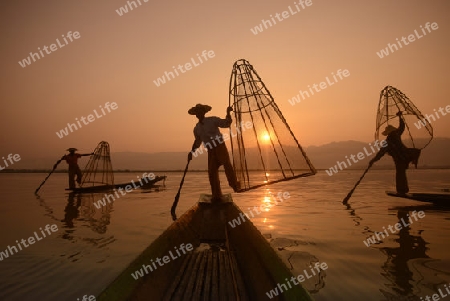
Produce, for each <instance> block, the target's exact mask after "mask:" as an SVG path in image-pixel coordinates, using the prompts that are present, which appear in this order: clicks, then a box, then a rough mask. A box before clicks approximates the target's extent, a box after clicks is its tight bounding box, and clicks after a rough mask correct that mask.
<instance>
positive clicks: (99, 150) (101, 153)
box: [80, 141, 114, 188]
mask: <svg viewBox="0 0 450 301" xmlns="http://www.w3.org/2000/svg"><path fill="white" fill-rule="evenodd" d="M102 185H108V186H112V185H114V174H113V169H112V164H111V155H110V151H109V144H108V142H105V141H102V142H100V143H99V144H98V145H97V147H96V148H95V150H94V155H92V156H91V158H90V159H89V162H88V163H87V164H86V167H85V169H84V171H83V177H82V179H81V185H80V186H81V187H83V188H85V187H93V186H102Z"/></svg>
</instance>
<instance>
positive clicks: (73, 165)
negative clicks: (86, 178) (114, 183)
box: [61, 147, 94, 189]
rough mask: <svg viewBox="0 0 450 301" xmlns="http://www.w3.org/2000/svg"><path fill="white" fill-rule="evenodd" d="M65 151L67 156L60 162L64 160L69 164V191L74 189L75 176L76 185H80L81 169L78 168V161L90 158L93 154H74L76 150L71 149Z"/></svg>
mask: <svg viewBox="0 0 450 301" xmlns="http://www.w3.org/2000/svg"><path fill="white" fill-rule="evenodd" d="M67 151H68V152H69V154H67V155H64V156H62V158H61V160H66V162H67V164H69V189H75V188H76V186H75V175H76V176H77V183H78V185H80V184H81V176H82V174H81V169H80V167H79V166H78V159H79V158H81V157H83V156H90V155H93V154H94V153H90V154H82V155H81V154H78V153H75V152H76V151H77V149H76V148H74V147H71V148H68V149H67Z"/></svg>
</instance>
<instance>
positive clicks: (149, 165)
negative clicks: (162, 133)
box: [0, 138, 450, 172]
mask: <svg viewBox="0 0 450 301" xmlns="http://www.w3.org/2000/svg"><path fill="white" fill-rule="evenodd" d="M364 148H366V150H364ZM449 149H450V138H435V139H434V140H433V141H432V142H431V144H430V145H429V146H428V147H427V148H425V149H424V151H423V152H422V155H421V157H420V159H419V166H418V167H419V168H450V154H449ZM304 150H305V152H306V154H307V155H308V157H309V159H310V160H311V162H312V164H313V165H314V167H315V168H316V169H329V168H330V167H333V166H335V165H336V164H337V161H341V162H342V161H346V156H347V158H350V156H351V155H355V156H357V154H358V153H359V152H363V153H365V158H364V159H362V160H359V162H358V163H353V162H352V165H351V166H349V169H365V168H366V167H367V164H368V163H369V160H370V158H371V157H373V151H372V150H371V148H370V146H369V143H366V142H360V141H341V142H332V143H328V144H325V145H321V146H309V147H306V148H304ZM366 154H370V156H367V155H366ZM111 160H112V165H113V168H114V170H141V171H148V172H151V171H164V170H184V167H185V166H186V162H187V152H161V153H138V152H117V153H112V154H111ZM207 160H208V155H207V154H206V153H204V154H202V155H199V156H198V157H197V158H194V159H193V161H192V162H191V163H190V165H189V170H206V169H207ZM80 162H81V164H80V167H82V168H83V167H84V165H85V164H86V163H87V157H86V158H83V159H81V161H80ZM53 164H55V158H36V159H34V160H21V161H19V162H17V163H15V164H14V165H13V166H11V167H14V169H27V170H31V169H37V170H49V169H51V168H52V166H53ZM393 166H394V165H393V162H392V159H391V158H390V157H389V156H385V157H384V158H383V159H381V160H380V161H379V162H377V164H376V165H374V168H392V167H393ZM66 168H67V165H66V164H65V163H64V162H62V164H60V166H59V167H58V169H59V170H63V169H66ZM7 171H8V170H3V171H0V172H7Z"/></svg>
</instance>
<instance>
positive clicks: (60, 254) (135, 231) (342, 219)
mask: <svg viewBox="0 0 450 301" xmlns="http://www.w3.org/2000/svg"><path fill="white" fill-rule="evenodd" d="M149 172H150V171H149ZM157 174H158V175H162V174H163V173H157ZM165 174H166V175H167V177H168V178H167V180H166V183H165V189H161V190H160V191H152V192H148V191H142V190H135V191H132V192H130V193H128V194H126V195H125V196H122V197H121V198H120V199H117V200H116V201H115V202H114V203H112V204H110V205H108V206H105V207H103V208H101V209H96V207H94V205H93V202H94V201H97V200H99V199H100V198H101V197H102V196H103V195H102V194H83V195H75V196H73V195H71V194H68V193H67V192H65V191H64V188H65V187H66V185H67V184H66V183H67V175H65V174H53V175H52V176H51V177H50V178H49V180H48V181H47V183H46V184H45V185H44V186H43V187H42V189H41V191H40V193H39V194H40V196H39V197H36V196H35V195H34V190H35V189H36V188H37V187H38V186H39V184H40V183H41V181H42V180H43V179H44V178H45V176H46V174H5V173H0V188H1V191H2V193H3V196H2V200H1V201H0V217H1V218H0V226H1V229H2V231H1V233H2V234H1V237H0V251H3V252H5V251H6V249H7V248H8V246H16V245H17V244H16V242H15V241H16V240H21V239H28V237H30V236H34V232H35V231H36V232H37V233H38V234H39V236H42V234H40V233H41V232H40V229H39V228H44V226H45V225H47V224H49V225H52V224H56V225H57V227H58V231H56V232H54V233H51V235H47V236H46V237H45V238H42V239H41V240H40V241H36V242H35V243H34V244H32V245H30V246H28V247H27V248H23V250H21V251H20V250H19V251H18V252H17V253H16V254H13V255H10V256H9V257H8V258H3V260H2V261H0V300H6V301H9V300H18V301H19V300H20V301H24V300H25V301H26V300H46V301H51V300H59V301H60V300H74V301H76V300H77V298H79V299H80V300H81V298H82V296H84V295H88V296H89V295H94V296H97V295H98V294H99V293H100V292H101V291H102V290H103V289H104V288H105V287H106V286H107V285H108V284H109V283H110V282H111V281H112V280H113V279H114V278H115V277H116V276H117V275H118V274H119V273H120V272H121V271H122V270H123V269H124V268H125V267H126V266H127V265H128V264H129V263H130V262H131V261H132V260H133V259H134V258H135V257H136V256H138V254H139V253H140V252H142V251H143V250H144V249H145V248H146V247H147V246H148V245H149V244H150V243H151V242H152V241H153V240H154V239H155V238H156V237H157V236H158V235H159V234H161V233H162V232H163V230H165V229H166V228H167V227H168V226H169V225H170V224H171V223H172V219H171V216H170V207H171V205H172V202H173V200H174V197H175V195H176V192H177V190H178V186H179V183H180V180H181V176H182V173H180V172H167V173H165ZM361 174H362V171H341V172H340V173H338V174H336V175H333V176H331V177H330V176H328V175H327V174H326V173H325V172H319V173H318V174H317V175H315V176H312V177H308V178H303V179H296V180H293V181H288V182H284V183H279V184H275V185H271V186H267V187H266V188H260V189H257V190H254V191H249V192H245V193H241V194H233V199H234V201H235V202H236V203H237V205H238V206H239V207H240V208H241V209H242V210H243V211H244V212H248V209H247V208H253V206H259V205H261V204H262V203H264V202H271V203H272V204H275V206H273V207H271V208H270V210H269V211H267V212H263V213H261V214H259V215H256V216H255V217H254V218H252V222H253V223H254V224H255V225H256V226H257V228H258V229H259V230H260V231H261V232H262V233H263V234H264V235H265V236H266V237H267V238H268V239H270V240H271V243H272V245H273V247H274V248H275V249H277V250H278V251H279V254H280V256H281V257H282V258H283V259H284V260H285V261H286V263H287V264H288V266H291V267H292V268H293V274H294V275H298V274H300V273H302V271H303V269H305V268H307V267H308V266H309V265H310V264H311V263H313V262H317V261H319V262H325V263H326V264H327V265H328V269H327V270H326V271H324V272H323V273H321V274H320V275H317V276H315V277H313V278H311V279H309V280H308V281H306V282H304V286H305V287H306V288H307V289H308V290H309V291H310V292H311V293H312V295H313V297H314V298H315V299H316V300H377V301H380V300H420V297H423V298H424V297H425V296H427V295H429V296H431V295H432V294H434V293H436V292H437V290H438V289H439V288H444V284H447V285H448V284H449V283H450V252H449V249H450V242H449V236H450V209H449V208H447V209H443V208H437V207H434V206H432V205H429V204H427V203H421V202H417V201H412V200H406V199H400V198H392V197H388V196H386V195H385V193H384V191H385V190H393V189H394V171H370V172H369V173H368V174H367V175H366V177H365V179H364V180H363V181H362V183H361V185H360V186H359V187H358V188H357V190H356V191H355V193H354V195H353V197H352V198H351V199H350V201H349V206H344V205H342V200H343V198H344V197H345V196H346V195H347V193H348V192H349V190H350V189H351V188H352V187H353V185H354V184H355V183H356V181H357V180H358V179H359V177H360V176H361ZM141 175H142V173H139V172H136V173H118V174H115V182H116V183H120V182H129V181H131V180H135V179H136V178H137V176H141ZM221 176H223V175H221ZM408 177H409V180H410V188H411V191H417V192H418V191H441V190H442V189H448V188H450V170H420V169H419V170H414V169H411V170H409V171H408ZM222 179H223V180H222V184H223V185H222V186H223V187H225V183H226V181H225V179H224V177H222ZM223 191H224V192H229V191H230V190H229V189H225V188H224V189H223ZM278 192H289V194H290V198H288V199H286V200H284V201H283V202H275V201H274V198H271V197H270V194H272V195H277V194H278ZM200 193H209V185H208V178H207V174H206V172H190V173H188V174H187V176H186V180H185V183H184V186H183V190H182V194H181V198H180V201H179V204H178V208H177V213H178V216H180V215H181V214H182V213H183V212H185V211H186V210H187V209H189V207H191V206H192V205H194V204H195V203H196V202H197V200H198V197H199V194H200ZM414 210H416V211H420V210H423V211H424V213H425V217H423V218H422V219H418V220H417V221H414V222H413V223H412V224H411V225H410V226H409V227H403V228H402V229H401V230H400V231H397V232H396V233H395V234H390V235H389V236H387V237H386V238H385V239H383V240H382V242H381V243H378V244H375V245H372V246H370V247H366V245H365V244H364V243H363V240H365V239H366V238H367V237H369V236H371V235H373V234H374V232H375V231H383V227H385V228H386V229H387V228H388V227H389V226H394V225H395V224H396V223H397V222H399V221H400V220H401V218H402V217H406V214H410V213H411V212H413V211H414ZM267 300H269V298H267Z"/></svg>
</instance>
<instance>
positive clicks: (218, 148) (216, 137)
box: [188, 104, 240, 201]
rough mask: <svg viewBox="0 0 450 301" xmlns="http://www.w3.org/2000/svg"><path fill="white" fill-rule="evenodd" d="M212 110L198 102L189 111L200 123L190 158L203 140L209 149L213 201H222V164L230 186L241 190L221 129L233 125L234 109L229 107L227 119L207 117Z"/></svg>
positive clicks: (197, 126)
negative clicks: (220, 176) (232, 114)
mask: <svg viewBox="0 0 450 301" xmlns="http://www.w3.org/2000/svg"><path fill="white" fill-rule="evenodd" d="M210 110H211V107H210V106H208V105H202V104H197V105H196V106H195V107H192V108H190V109H189V111H188V113H189V114H190V115H195V116H196V117H197V118H198V123H197V124H196V126H195V127H194V137H195V140H194V143H193V144H192V150H191V152H189V154H188V160H189V161H190V160H192V154H193V153H194V152H195V150H196V149H197V148H199V147H200V145H201V144H202V142H203V145H204V146H205V148H207V150H208V176H209V183H210V184H211V192H212V201H220V197H221V196H222V191H221V189H220V180H219V167H220V166H221V165H223V167H224V169H225V175H226V177H227V180H228V184H229V185H230V187H231V188H233V190H234V191H235V192H237V191H239V190H240V187H239V186H240V185H239V182H238V181H237V178H236V174H235V173H234V169H233V166H232V165H231V162H230V157H229V155H228V150H227V147H226V145H225V142H224V140H223V136H222V134H221V133H220V131H219V127H220V128H227V127H229V126H230V125H231V122H232V120H231V115H230V112H231V111H233V109H232V108H231V107H228V108H227V115H226V117H225V119H221V118H219V117H216V116H211V117H205V114H206V113H207V112H209V111H210Z"/></svg>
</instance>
